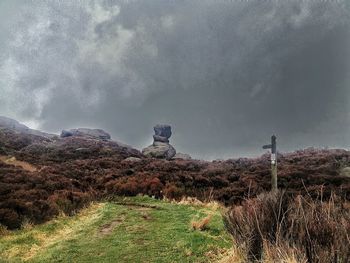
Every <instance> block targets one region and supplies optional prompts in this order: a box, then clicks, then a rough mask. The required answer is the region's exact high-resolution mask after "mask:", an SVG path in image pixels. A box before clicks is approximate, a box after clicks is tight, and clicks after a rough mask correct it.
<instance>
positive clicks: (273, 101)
mask: <svg viewBox="0 0 350 263" xmlns="http://www.w3.org/2000/svg"><path fill="white" fill-rule="evenodd" d="M83 3H84V4H83ZM3 5H6V4H3ZM6 8H7V9H8V12H7V13H8V14H9V15H8V17H6V16H5V17H3V18H1V19H6V25H8V26H7V27H6V28H10V29H9V30H7V31H8V32H10V33H4V34H2V35H0V38H1V39H2V41H1V42H3V43H4V44H2V45H0V49H3V52H1V53H2V55H1V57H0V58H1V60H2V61H3V63H2V66H0V76H1V78H0V84H1V86H0V91H1V95H0V96H1V97H0V102H1V106H0V111H1V113H2V114H6V115H11V116H12V117H16V118H18V119H20V120H24V121H27V122H34V123H37V124H39V125H40V126H41V128H43V129H45V130H49V131H59V130H60V129H62V128H69V127H77V126H90V127H100V128H104V129H106V130H108V131H110V132H111V133H112V135H113V137H114V138H115V139H119V140H122V141H124V142H126V143H129V144H131V145H134V146H136V147H139V148H141V147H142V146H144V145H147V144H148V143H149V142H150V141H151V139H152V137H151V136H152V126H153V125H154V124H156V123H159V122H164V123H170V124H172V126H173V137H172V138H171V142H172V143H173V145H174V146H175V147H176V148H177V149H178V150H179V151H183V152H189V153H191V154H193V155H194V156H197V157H204V158H216V157H229V156H240V155H252V154H257V153H261V152H262V151H261V150H260V147H261V145H262V144H264V143H267V142H268V138H269V136H270V135H271V134H272V133H276V134H277V135H278V142H279V145H280V146H281V148H282V150H293V149H297V148H303V147H307V146H321V147H322V146H331V147H332V146H334V147H345V148H347V147H349V144H350V139H349V136H348V134H349V132H350V120H349V117H350V116H349V110H350V107H349V99H350V91H349V84H350V81H349V80H350V76H349V61H350V60H349V59H350V56H349V55H350V54H349V36H350V35H349V33H350V32H349V29H350V27H349V8H348V7H347V5H346V2H342V1H328V2H327V1H316V0H315V1H284V2H282V1H180V0H179V1H155V0H154V1H104V2H102V1H96V2H85V1H84V2H83V1H79V2H73V3H69V2H68V1H67V2H66V1H46V2H37V3H30V4H29V3H28V2H25V3H21V2H18V3H16V4H7V5H6ZM7 31H6V32H7Z"/></svg>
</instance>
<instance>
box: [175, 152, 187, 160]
mask: <svg viewBox="0 0 350 263" xmlns="http://www.w3.org/2000/svg"><path fill="white" fill-rule="evenodd" d="M173 159H180V160H191V159H192V157H191V156H190V155H189V154H186V153H177V154H175V156H174V158H173Z"/></svg>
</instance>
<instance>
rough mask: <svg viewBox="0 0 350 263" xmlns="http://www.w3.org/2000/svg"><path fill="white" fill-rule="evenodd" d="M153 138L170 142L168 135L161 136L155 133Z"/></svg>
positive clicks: (156, 140) (157, 140)
mask: <svg viewBox="0 0 350 263" xmlns="http://www.w3.org/2000/svg"><path fill="white" fill-rule="evenodd" d="M153 140H154V141H155V142H165V143H169V139H168V138H167V137H163V136H159V135H153Z"/></svg>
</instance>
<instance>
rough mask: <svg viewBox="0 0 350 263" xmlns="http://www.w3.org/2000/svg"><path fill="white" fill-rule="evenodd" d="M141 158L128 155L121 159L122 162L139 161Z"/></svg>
mask: <svg viewBox="0 0 350 263" xmlns="http://www.w3.org/2000/svg"><path fill="white" fill-rule="evenodd" d="M141 161H142V159H141V158H137V157H128V158H126V159H124V160H123V162H137V163H138V162H141Z"/></svg>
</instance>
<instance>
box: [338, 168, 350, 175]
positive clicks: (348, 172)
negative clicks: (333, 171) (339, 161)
mask: <svg viewBox="0 0 350 263" xmlns="http://www.w3.org/2000/svg"><path fill="white" fill-rule="evenodd" d="M340 176H344V177H350V167H344V168H343V169H341V170H340Z"/></svg>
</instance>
